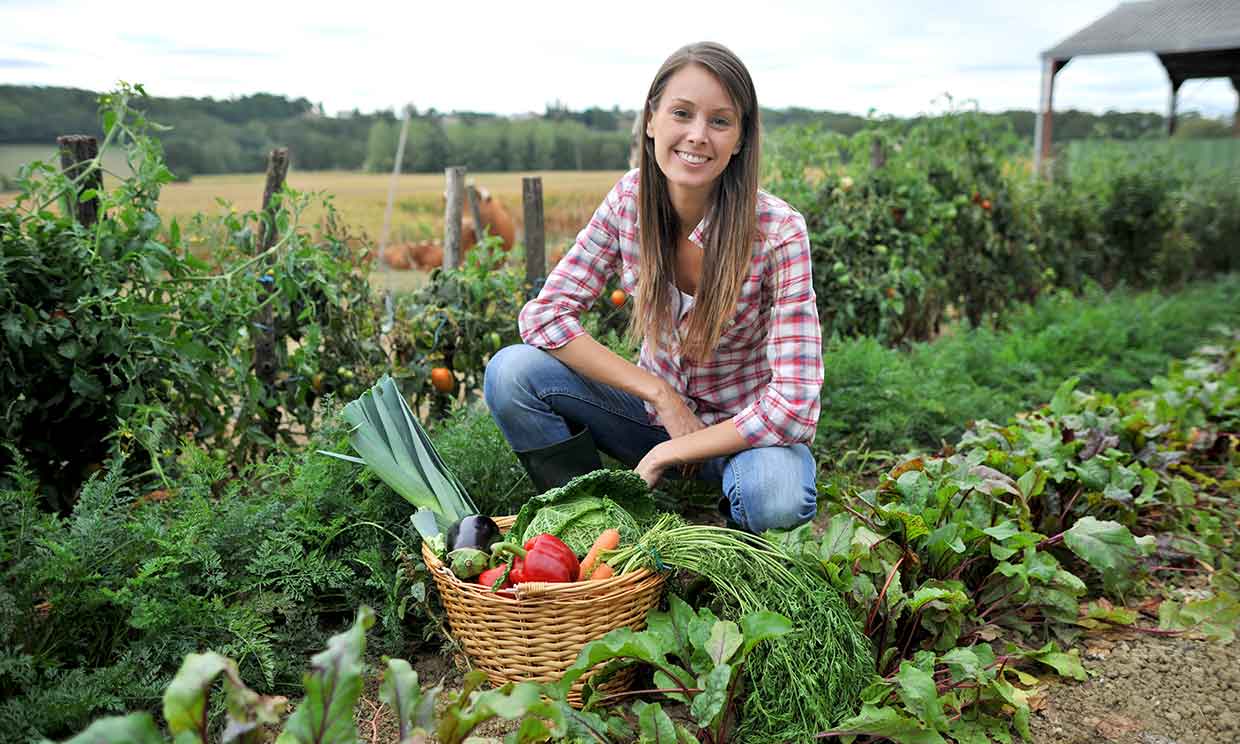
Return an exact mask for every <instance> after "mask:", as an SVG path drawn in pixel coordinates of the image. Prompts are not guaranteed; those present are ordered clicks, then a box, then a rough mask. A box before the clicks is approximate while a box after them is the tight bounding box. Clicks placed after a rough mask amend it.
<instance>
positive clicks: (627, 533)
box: [512, 469, 655, 555]
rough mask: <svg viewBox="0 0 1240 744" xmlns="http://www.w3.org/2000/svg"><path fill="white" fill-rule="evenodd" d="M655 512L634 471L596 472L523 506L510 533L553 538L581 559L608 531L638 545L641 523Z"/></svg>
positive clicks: (580, 477)
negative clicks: (560, 541) (598, 538)
mask: <svg viewBox="0 0 1240 744" xmlns="http://www.w3.org/2000/svg"><path fill="white" fill-rule="evenodd" d="M544 512H546V514H544ZM654 512H655V504H654V495H653V494H651V493H650V488H649V486H647V485H646V481H645V480H643V479H642V477H641V476H640V475H638V474H637V473H635V472H633V471H632V470H603V469H600V470H595V471H594V472H592V473H586V474H585V475H579V476H577V477H576V478H573V479H572V480H570V481H569V482H568V483H566V484H564V485H563V486H560V487H559V488H552V489H550V490H549V491H547V492H546V493H543V494H540V495H538V496H535V497H533V498H532V499H530V500H529V501H527V502H525V505H524V506H522V507H521V511H520V512H518V513H517V519H516V521H515V522H514V523H513V525H512V534H513V535H514V536H516V535H520V536H521V540H522V541H525V540H529V539H530V538H532V537H534V536H535V535H541V534H544V533H546V534H551V535H555V536H556V537H558V538H560V539H561V540H563V541H564V542H566V543H568V546H569V547H570V548H572V549H573V552H575V553H577V554H578V555H585V554H586V552H588V551H589V550H590V546H592V545H593V544H594V540H595V539H596V538H597V537H598V536H599V534H600V533H602V531H603V530H605V529H607V528H608V527H615V528H616V529H618V530H620V544H621V545H624V544H626V543H627V544H629V545H632V544H634V543H636V542H637V540H638V538H640V537H641V528H640V527H639V525H641V524H642V523H643V522H646V521H649V520H651V519H653V518H654ZM535 520H538V522H537V524H535ZM566 536H567V537H566Z"/></svg>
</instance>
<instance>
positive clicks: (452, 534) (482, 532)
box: [447, 514, 500, 553]
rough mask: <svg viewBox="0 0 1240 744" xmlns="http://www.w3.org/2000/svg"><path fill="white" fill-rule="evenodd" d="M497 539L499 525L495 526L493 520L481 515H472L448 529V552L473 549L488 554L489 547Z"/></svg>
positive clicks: (498, 537) (498, 536) (497, 540)
mask: <svg viewBox="0 0 1240 744" xmlns="http://www.w3.org/2000/svg"><path fill="white" fill-rule="evenodd" d="M499 539H500V532H499V525H497V524H495V520H494V519H491V518H490V517H488V516H486V515H483V514H472V515H470V516H468V517H464V518H462V519H461V521H459V522H457V523H456V524H454V525H452V526H451V527H449V528H448V537H447V546H448V552H452V551H455V550H461V549H462V548H474V549H476V550H481V551H484V552H488V553H489V552H490V551H491V546H492V545H494V544H495V543H497V542H499Z"/></svg>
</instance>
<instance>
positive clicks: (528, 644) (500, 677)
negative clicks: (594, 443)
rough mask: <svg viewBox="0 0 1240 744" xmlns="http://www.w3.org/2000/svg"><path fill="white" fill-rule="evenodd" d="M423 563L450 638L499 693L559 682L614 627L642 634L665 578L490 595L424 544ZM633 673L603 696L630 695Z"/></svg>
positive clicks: (504, 525)
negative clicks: (509, 686)
mask: <svg viewBox="0 0 1240 744" xmlns="http://www.w3.org/2000/svg"><path fill="white" fill-rule="evenodd" d="M514 521H516V517H498V518H496V520H495V522H496V524H498V525H499V527H500V529H501V530H502V531H504V532H507V531H508V528H509V527H511V526H512V523H513V522H514ZM422 558H423V560H425V561H426V566H427V568H429V569H430V571H431V576H432V577H433V578H434V579H435V586H436V587H437V588H438V589H439V596H440V597H441V598H442V599H443V605H444V608H445V609H446V610H447V613H448V625H449V627H450V628H451V631H452V637H453V638H455V639H456V641H457V643H459V644H461V646H462V647H463V648H464V649H465V653H467V654H468V655H469V658H470V659H471V660H472V661H473V663H474V665H475V666H477V667H478V668H479V669H482V670H483V671H484V672H486V673H487V677H488V678H489V679H490V680H491V684H493V685H496V686H499V685H502V684H504V683H505V682H524V681H534V682H554V681H555V680H558V679H559V678H560V677H561V676H562V675H563V673H564V670H566V669H568V668H569V667H570V666H572V665H573V662H575V661H576V660H577V656H578V654H580V653H581V649H582V647H583V646H585V645H586V644H587V643H589V642H590V641H593V640H597V639H599V638H602V637H603V636H604V635H606V634H607V633H608V632H609V631H612V630H615V629H616V628H621V627H626V626H627V627H630V628H633V629H634V630H641V629H642V628H644V627H645V625H646V613H647V612H648V611H649V610H651V609H652V608H653V607H655V606H656V605H657V604H658V603H659V597H660V595H661V594H662V593H663V585H664V578H663V576H661V575H660V574H657V573H654V572H652V571H647V570H645V569H642V570H638V571H634V572H631V573H627V574H624V575H622V576H613V577H612V578H609V579H602V580H598V581H580V582H573V583H569V584H553V583H544V582H527V583H524V584H519V585H518V586H517V587H516V588H514V589H508V590H504V591H501V592H492V591H490V590H489V589H488V588H486V587H483V586H482V585H480V584H476V583H473V582H464V581H461V580H460V579H458V578H457V577H456V576H454V575H453V573H452V571H451V570H450V569H449V568H448V567H447V566H446V565H444V563H443V561H441V560H439V558H438V557H437V556H436V555H435V554H434V553H433V552H431V550H430V549H429V548H427V547H426V545H425V544H423V546H422ZM634 673H635V670H634V669H633V668H632V667H630V668H628V669H625V670H623V671H621V672H620V673H618V674H616V675H614V676H613V677H612V678H611V679H609V680H607V682H605V683H604V684H603V685H601V686H600V689H602V690H604V691H607V692H620V691H622V690H626V689H628V688H629V686H630V685H631V684H632V682H633V675H634ZM589 676H590V674H586V675H585V676H583V677H582V678H581V679H579V680H577V682H576V683H575V684H574V685H573V687H572V690H571V691H570V692H569V696H568V699H569V702H570V703H572V704H573V705H580V704H581V690H582V687H583V685H584V683H585V680H586V679H587V678H588V677H589Z"/></svg>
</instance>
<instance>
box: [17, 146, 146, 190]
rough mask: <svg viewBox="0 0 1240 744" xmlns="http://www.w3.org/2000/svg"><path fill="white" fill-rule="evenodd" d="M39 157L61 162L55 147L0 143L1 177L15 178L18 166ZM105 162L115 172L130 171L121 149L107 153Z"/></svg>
mask: <svg viewBox="0 0 1240 744" xmlns="http://www.w3.org/2000/svg"><path fill="white" fill-rule="evenodd" d="M39 159H42V160H47V161H49V162H53V163H55V162H59V160H60V156H59V155H57V154H56V148H55V147H45V146H43V145H0V179H2V178H15V177H16V176H17V169H18V168H20V167H21V166H22V165H24V164H26V163H29V162H30V161H32V160H39ZM103 164H104V167H105V168H106V169H107V170H109V171H111V172H113V173H125V174H128V173H129V168H128V166H127V165H126V164H125V156H124V154H123V153H121V152H120V151H119V150H117V151H114V152H112V153H111V154H105V156H104V159H103ZM7 196H11V195H10V194H3V195H0V199H3V198H4V197H7Z"/></svg>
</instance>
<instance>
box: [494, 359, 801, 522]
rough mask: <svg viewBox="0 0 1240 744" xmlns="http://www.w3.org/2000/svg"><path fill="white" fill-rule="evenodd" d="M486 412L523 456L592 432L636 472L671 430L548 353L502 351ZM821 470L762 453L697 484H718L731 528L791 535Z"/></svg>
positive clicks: (747, 454) (795, 458) (771, 451)
mask: <svg viewBox="0 0 1240 744" xmlns="http://www.w3.org/2000/svg"><path fill="white" fill-rule="evenodd" d="M483 391H484V394H485V396H486V402H487V407H488V408H489V409H490V411H491V416H492V417H493V418H494V419H495V423H496V424H497V425H498V426H499V429H500V431H501V432H503V434H504V437H505V438H506V439H507V440H508V443H509V444H510V445H512V448H513V450H515V451H517V452H527V451H530V450H536V449H541V448H543V447H548V446H551V445H553V444H557V443H559V442H562V441H564V440H565V439H568V438H569V437H570V436H572V435H574V434H576V433H578V432H580V431H581V430H582V429H589V430H590V435H591V437H592V438H593V439H594V442H595V444H596V445H597V446H598V448H599V449H600V450H602V451H603V452H606V453H607V454H609V455H611V456H612V457H614V458H616V459H617V460H619V461H620V462H622V463H624V464H625V465H627V466H628V467H635V466H636V465H637V463H638V462H640V461H641V459H642V457H644V456H645V455H646V453H647V452H649V451H650V450H651V449H652V448H653V447H654V446H655V445H656V444H659V443H660V442H665V441H667V440H668V439H669V438H670V437H669V436H668V433H667V430H666V429H664V428H663V427H662V426H656V425H654V424H651V423H650V422H649V418H648V416H647V415H646V408H645V405H644V404H643V403H642V400H641V399H640V398H638V397H637V396H635V395H630V394H629V393H626V392H624V391H622V390H617V389H616V388H613V387H611V386H609V385H604V384H602V383H598V382H594V381H593V380H589V379H586V378H585V377H582V376H581V375H579V374H577V373H576V372H574V371H573V370H572V369H570V368H569V367H568V366H567V365H565V364H564V363H563V362H561V361H559V360H558V359H556V358H555V357H553V356H551V355H550V354H548V353H547V352H545V351H543V350H542V349H538V348H536V347H533V346H527V345H525V344H520V345H517V346H509V347H506V348H504V349H501V350H500V351H499V353H497V354H496V355H495V356H494V357H492V358H491V362H490V363H489V364H488V365H487V370H486V378H485V381H484V384H483ZM815 474H816V467H815V464H814V457H813V455H812V454H811V453H810V450H809V447H806V446H805V445H804V444H793V445H790V446H786V447H757V448H754V449H747V450H742V451H740V452H737V453H735V454H733V455H727V456H723V457H715V458H712V459H710V460H707V461H705V462H703V463H702V464H701V468H700V469H699V471H698V474H697V477H698V479H699V480H705V481H711V482H715V483H719V484H721V486H722V495H723V496H724V497H725V498H726V500H727V504H728V505H729V506H730V508H731V516H732V519H733V521H735V522H736V523H737V524H739V525H740V526H741V527H743V528H745V529H747V530H749V531H751V532H762V531H764V530H768V529H787V528H790V527H795V526H796V525H799V524H803V523H805V522H807V521H809V520H810V519H812V518H813V517H814V514H815V512H816V511H817V508H818V501H817V493H818V492H817V486H816V484H815Z"/></svg>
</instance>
